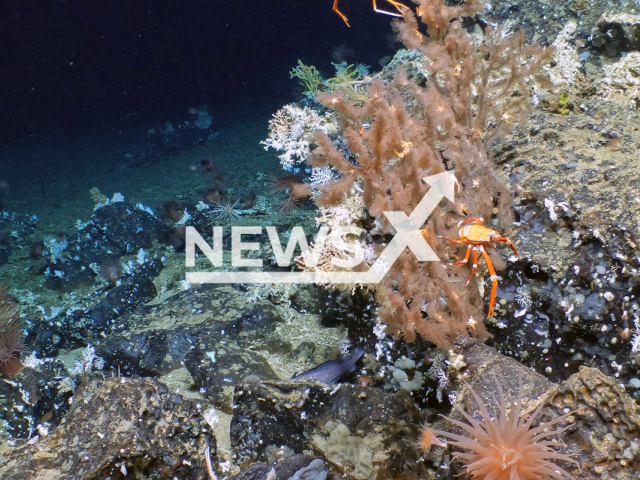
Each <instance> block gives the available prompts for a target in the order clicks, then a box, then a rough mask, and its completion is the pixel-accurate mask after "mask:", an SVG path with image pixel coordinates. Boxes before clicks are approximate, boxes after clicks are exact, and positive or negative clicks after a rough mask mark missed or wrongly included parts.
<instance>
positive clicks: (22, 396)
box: [0, 359, 73, 438]
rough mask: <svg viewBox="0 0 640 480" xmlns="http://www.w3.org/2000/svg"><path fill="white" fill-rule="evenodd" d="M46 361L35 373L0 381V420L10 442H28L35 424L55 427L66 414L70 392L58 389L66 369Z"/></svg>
mask: <svg viewBox="0 0 640 480" xmlns="http://www.w3.org/2000/svg"><path fill="white" fill-rule="evenodd" d="M49 360H51V361H47V362H46V363H44V364H43V365H41V366H39V367H38V369H37V370H35V369H33V368H29V367H26V368H25V369H24V370H22V372H21V373H20V375H18V376H16V377H14V378H0V399H2V401H1V402H0V418H1V419H2V420H4V421H5V422H6V427H7V432H8V433H9V434H10V435H11V436H12V437H14V438H28V437H29V435H32V434H33V432H34V430H35V428H36V426H37V425H39V424H45V425H47V427H50V426H52V425H57V423H58V422H59V421H60V419H61V418H63V416H64V415H65V414H66V412H67V411H68V410H69V404H68V402H67V401H68V399H69V397H70V396H71V395H73V391H70V390H66V389H65V388H64V387H63V386H62V385H63V383H62V381H63V379H65V378H66V377H67V372H66V369H65V368H64V364H63V363H62V362H61V361H60V360H52V359H49Z"/></svg>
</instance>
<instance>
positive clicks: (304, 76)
mask: <svg viewBox="0 0 640 480" xmlns="http://www.w3.org/2000/svg"><path fill="white" fill-rule="evenodd" d="M289 78H298V79H299V80H300V84H301V85H302V87H303V90H302V93H303V94H305V95H308V96H310V97H315V96H316V93H318V87H319V86H320V84H321V83H322V77H321V76H320V72H318V69H317V68H316V67H314V66H313V65H305V64H304V63H302V60H298V66H297V67H295V68H294V69H293V70H291V71H290V72H289Z"/></svg>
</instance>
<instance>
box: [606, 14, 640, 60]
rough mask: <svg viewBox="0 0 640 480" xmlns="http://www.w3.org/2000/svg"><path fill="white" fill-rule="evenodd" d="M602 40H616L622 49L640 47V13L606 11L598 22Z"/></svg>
mask: <svg viewBox="0 0 640 480" xmlns="http://www.w3.org/2000/svg"><path fill="white" fill-rule="evenodd" d="M598 27H599V29H600V32H599V33H600V35H597V36H596V38H598V39H600V38H602V42H603V44H604V43H610V42H612V41H616V42H617V44H616V46H619V49H620V50H622V51H629V50H638V49H640V15H636V14H633V13H626V12H623V13H604V14H603V15H602V19H601V20H600V22H598Z"/></svg>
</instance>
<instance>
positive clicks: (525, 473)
mask: <svg viewBox="0 0 640 480" xmlns="http://www.w3.org/2000/svg"><path fill="white" fill-rule="evenodd" d="M496 385H497V387H498V388H497V391H498V395H499V398H498V400H499V408H498V410H499V411H498V412H497V413H498V415H497V418H492V417H491V415H490V414H489V411H488V410H487V407H486V405H484V403H483V402H482V400H481V399H480V397H479V396H478V394H477V393H476V392H475V391H474V390H473V389H472V388H471V387H468V388H469V390H470V391H471V394H472V395H473V398H474V399H475V401H476V403H477V404H478V408H479V412H478V413H479V414H480V417H481V419H476V418H474V417H472V416H471V415H469V414H467V413H466V412H464V411H463V410H462V409H461V408H460V407H457V406H456V407H454V408H455V409H456V410H457V411H458V412H459V413H460V414H461V415H462V416H463V417H464V418H465V419H466V420H467V422H469V423H464V422H461V421H458V420H454V419H452V418H447V420H448V421H449V422H451V423H453V424H454V425H457V426H458V427H460V428H461V429H462V430H464V431H465V432H467V434H469V435H470V438H468V437H465V436H462V435H457V434H455V433H449V432H445V431H441V430H432V432H433V433H435V434H436V435H440V436H443V437H446V438H448V439H450V440H451V441H449V442H448V443H449V444H451V445H454V446H456V447H459V448H462V449H464V450H465V451H464V452H454V458H456V459H459V460H461V461H462V463H463V465H464V472H465V473H466V475H467V478H468V479H470V480H576V479H575V478H574V477H573V476H572V475H571V474H570V473H569V472H567V471H566V470H565V469H563V468H561V467H559V466H558V465H556V464H555V463H553V460H561V461H565V462H571V463H574V464H576V465H577V466H579V465H578V463H577V462H576V461H575V460H573V459H572V458H571V457H569V456H568V455H565V454H563V453H560V451H559V449H560V448H561V447H565V445H564V444H563V443H562V442H559V441H557V440H553V439H552V438H553V437H555V436H556V435H558V434H560V433H562V432H564V431H565V430H566V429H567V428H569V427H564V428H557V427H554V426H555V425H557V424H559V423H561V422H563V421H564V420H565V419H566V418H567V417H568V416H569V415H571V413H572V412H569V413H567V414H565V415H562V416H560V417H558V418H556V419H554V420H551V421H549V422H546V423H541V424H540V425H538V426H537V427H535V428H532V425H533V423H534V421H535V420H536V418H538V416H539V415H540V411H541V410H542V406H543V405H542V404H540V405H539V406H538V407H537V408H536V409H535V411H534V412H533V413H532V414H531V415H526V414H525V413H523V411H522V380H520V391H519V392H518V399H517V401H516V402H514V401H513V399H512V398H510V399H509V400H510V402H509V403H510V404H511V411H510V412H508V411H507V405H506V400H505V395H504V392H503V390H502V388H501V387H500V385H499V384H498V380H497V379H496ZM551 427H554V428H551Z"/></svg>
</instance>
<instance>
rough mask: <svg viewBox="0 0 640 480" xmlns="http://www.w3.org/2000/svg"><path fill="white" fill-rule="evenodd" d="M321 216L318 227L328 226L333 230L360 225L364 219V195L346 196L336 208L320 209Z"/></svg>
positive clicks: (317, 222) (353, 194) (317, 223)
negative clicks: (359, 222)
mask: <svg viewBox="0 0 640 480" xmlns="http://www.w3.org/2000/svg"><path fill="white" fill-rule="evenodd" d="M319 210H320V216H319V217H316V225H318V226H320V225H327V226H328V227H329V228H330V229H331V230H335V229H337V228H338V227H345V226H348V225H353V224H356V223H358V221H360V220H361V219H362V218H363V217H364V213H365V211H364V200H363V199H362V195H360V194H358V193H352V194H351V195H345V196H344V200H343V202H342V203H341V204H340V205H338V206H335V207H328V208H324V207H319Z"/></svg>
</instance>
